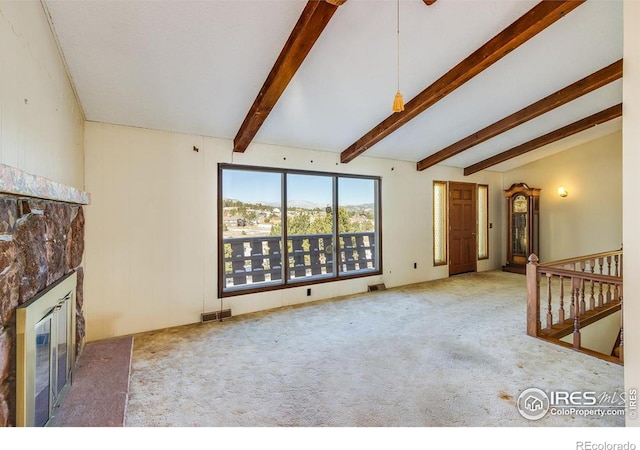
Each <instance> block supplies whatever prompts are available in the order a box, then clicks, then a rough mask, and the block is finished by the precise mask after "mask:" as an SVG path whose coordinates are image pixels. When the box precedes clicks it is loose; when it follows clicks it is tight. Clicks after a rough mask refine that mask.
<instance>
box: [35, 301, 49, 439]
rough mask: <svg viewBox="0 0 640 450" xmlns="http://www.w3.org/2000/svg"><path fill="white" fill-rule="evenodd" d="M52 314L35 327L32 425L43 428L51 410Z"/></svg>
mask: <svg viewBox="0 0 640 450" xmlns="http://www.w3.org/2000/svg"><path fill="white" fill-rule="evenodd" d="M52 319H53V312H51V313H49V314H48V315H47V316H45V317H44V318H43V319H42V320H41V321H40V322H38V324H37V325H36V365H35V386H34V388H35V391H34V394H35V395H34V401H35V405H34V406H35V417H34V425H35V426H37V427H43V426H44V425H45V424H46V423H47V421H48V420H49V413H50V410H51V396H50V395H49V393H50V392H51V370H50V367H51V351H52V347H51V328H52Z"/></svg>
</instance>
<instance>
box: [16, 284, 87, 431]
mask: <svg viewBox="0 0 640 450" xmlns="http://www.w3.org/2000/svg"><path fill="white" fill-rule="evenodd" d="M76 284H77V274H76V272H71V273H70V274H68V275H67V276H65V277H63V278H62V279H60V280H59V281H58V282H56V283H54V284H53V285H51V286H50V287H48V288H47V289H46V290H44V291H43V292H41V293H39V294H37V295H36V296H34V298H32V299H31V300H29V301H28V302H26V303H25V304H24V305H22V306H20V307H18V308H17V309H16V319H17V323H16V335H17V342H16V343H17V355H16V356H17V366H16V400H17V401H16V424H17V425H18V426H46V425H47V423H48V422H49V419H51V417H52V416H53V414H54V410H55V408H56V406H58V404H59V402H60V400H61V399H62V397H63V396H64V393H65V392H66V389H67V387H68V386H69V384H70V381H71V374H72V369H73V366H74V362H75V328H76V326H75V303H76V300H75V293H76Z"/></svg>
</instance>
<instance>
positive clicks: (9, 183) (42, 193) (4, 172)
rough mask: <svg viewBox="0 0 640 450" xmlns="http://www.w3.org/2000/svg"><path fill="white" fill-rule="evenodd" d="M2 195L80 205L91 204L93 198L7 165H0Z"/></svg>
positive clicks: (77, 190)
mask: <svg viewBox="0 0 640 450" xmlns="http://www.w3.org/2000/svg"><path fill="white" fill-rule="evenodd" d="M0 194H8V195H19V196H25V197H34V198H41V199H46V200H55V201H59V202H66V203H75V204H79V205H88V204H89V203H91V197H90V195H89V194H88V193H87V192H84V191H81V190H80V189H76V188H74V187H71V186H67V185H64V184H62V183H58V182H57V181H53V180H49V179H48V178H44V177H40V176H37V175H33V174H30V173H28V172H25V171H23V170H20V169H18V168H16V167H11V166H7V165H5V164H0Z"/></svg>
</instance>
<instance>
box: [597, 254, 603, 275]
mask: <svg viewBox="0 0 640 450" xmlns="http://www.w3.org/2000/svg"><path fill="white" fill-rule="evenodd" d="M598 265H599V266H600V275H604V273H603V272H602V270H603V269H602V266H604V258H598Z"/></svg>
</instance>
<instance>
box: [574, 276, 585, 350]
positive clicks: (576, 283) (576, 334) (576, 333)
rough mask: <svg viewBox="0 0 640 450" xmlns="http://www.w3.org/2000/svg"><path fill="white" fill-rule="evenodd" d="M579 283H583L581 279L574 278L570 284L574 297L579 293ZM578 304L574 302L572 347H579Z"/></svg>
mask: <svg viewBox="0 0 640 450" xmlns="http://www.w3.org/2000/svg"><path fill="white" fill-rule="evenodd" d="M580 284H583V282H582V281H581V280H577V279H576V278H574V282H573V285H572V288H573V290H575V295H576V298H578V296H579V295H580ZM579 308H580V306H579V305H578V303H577V302H576V312H575V313H574V317H573V348H575V349H579V348H580V311H579Z"/></svg>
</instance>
